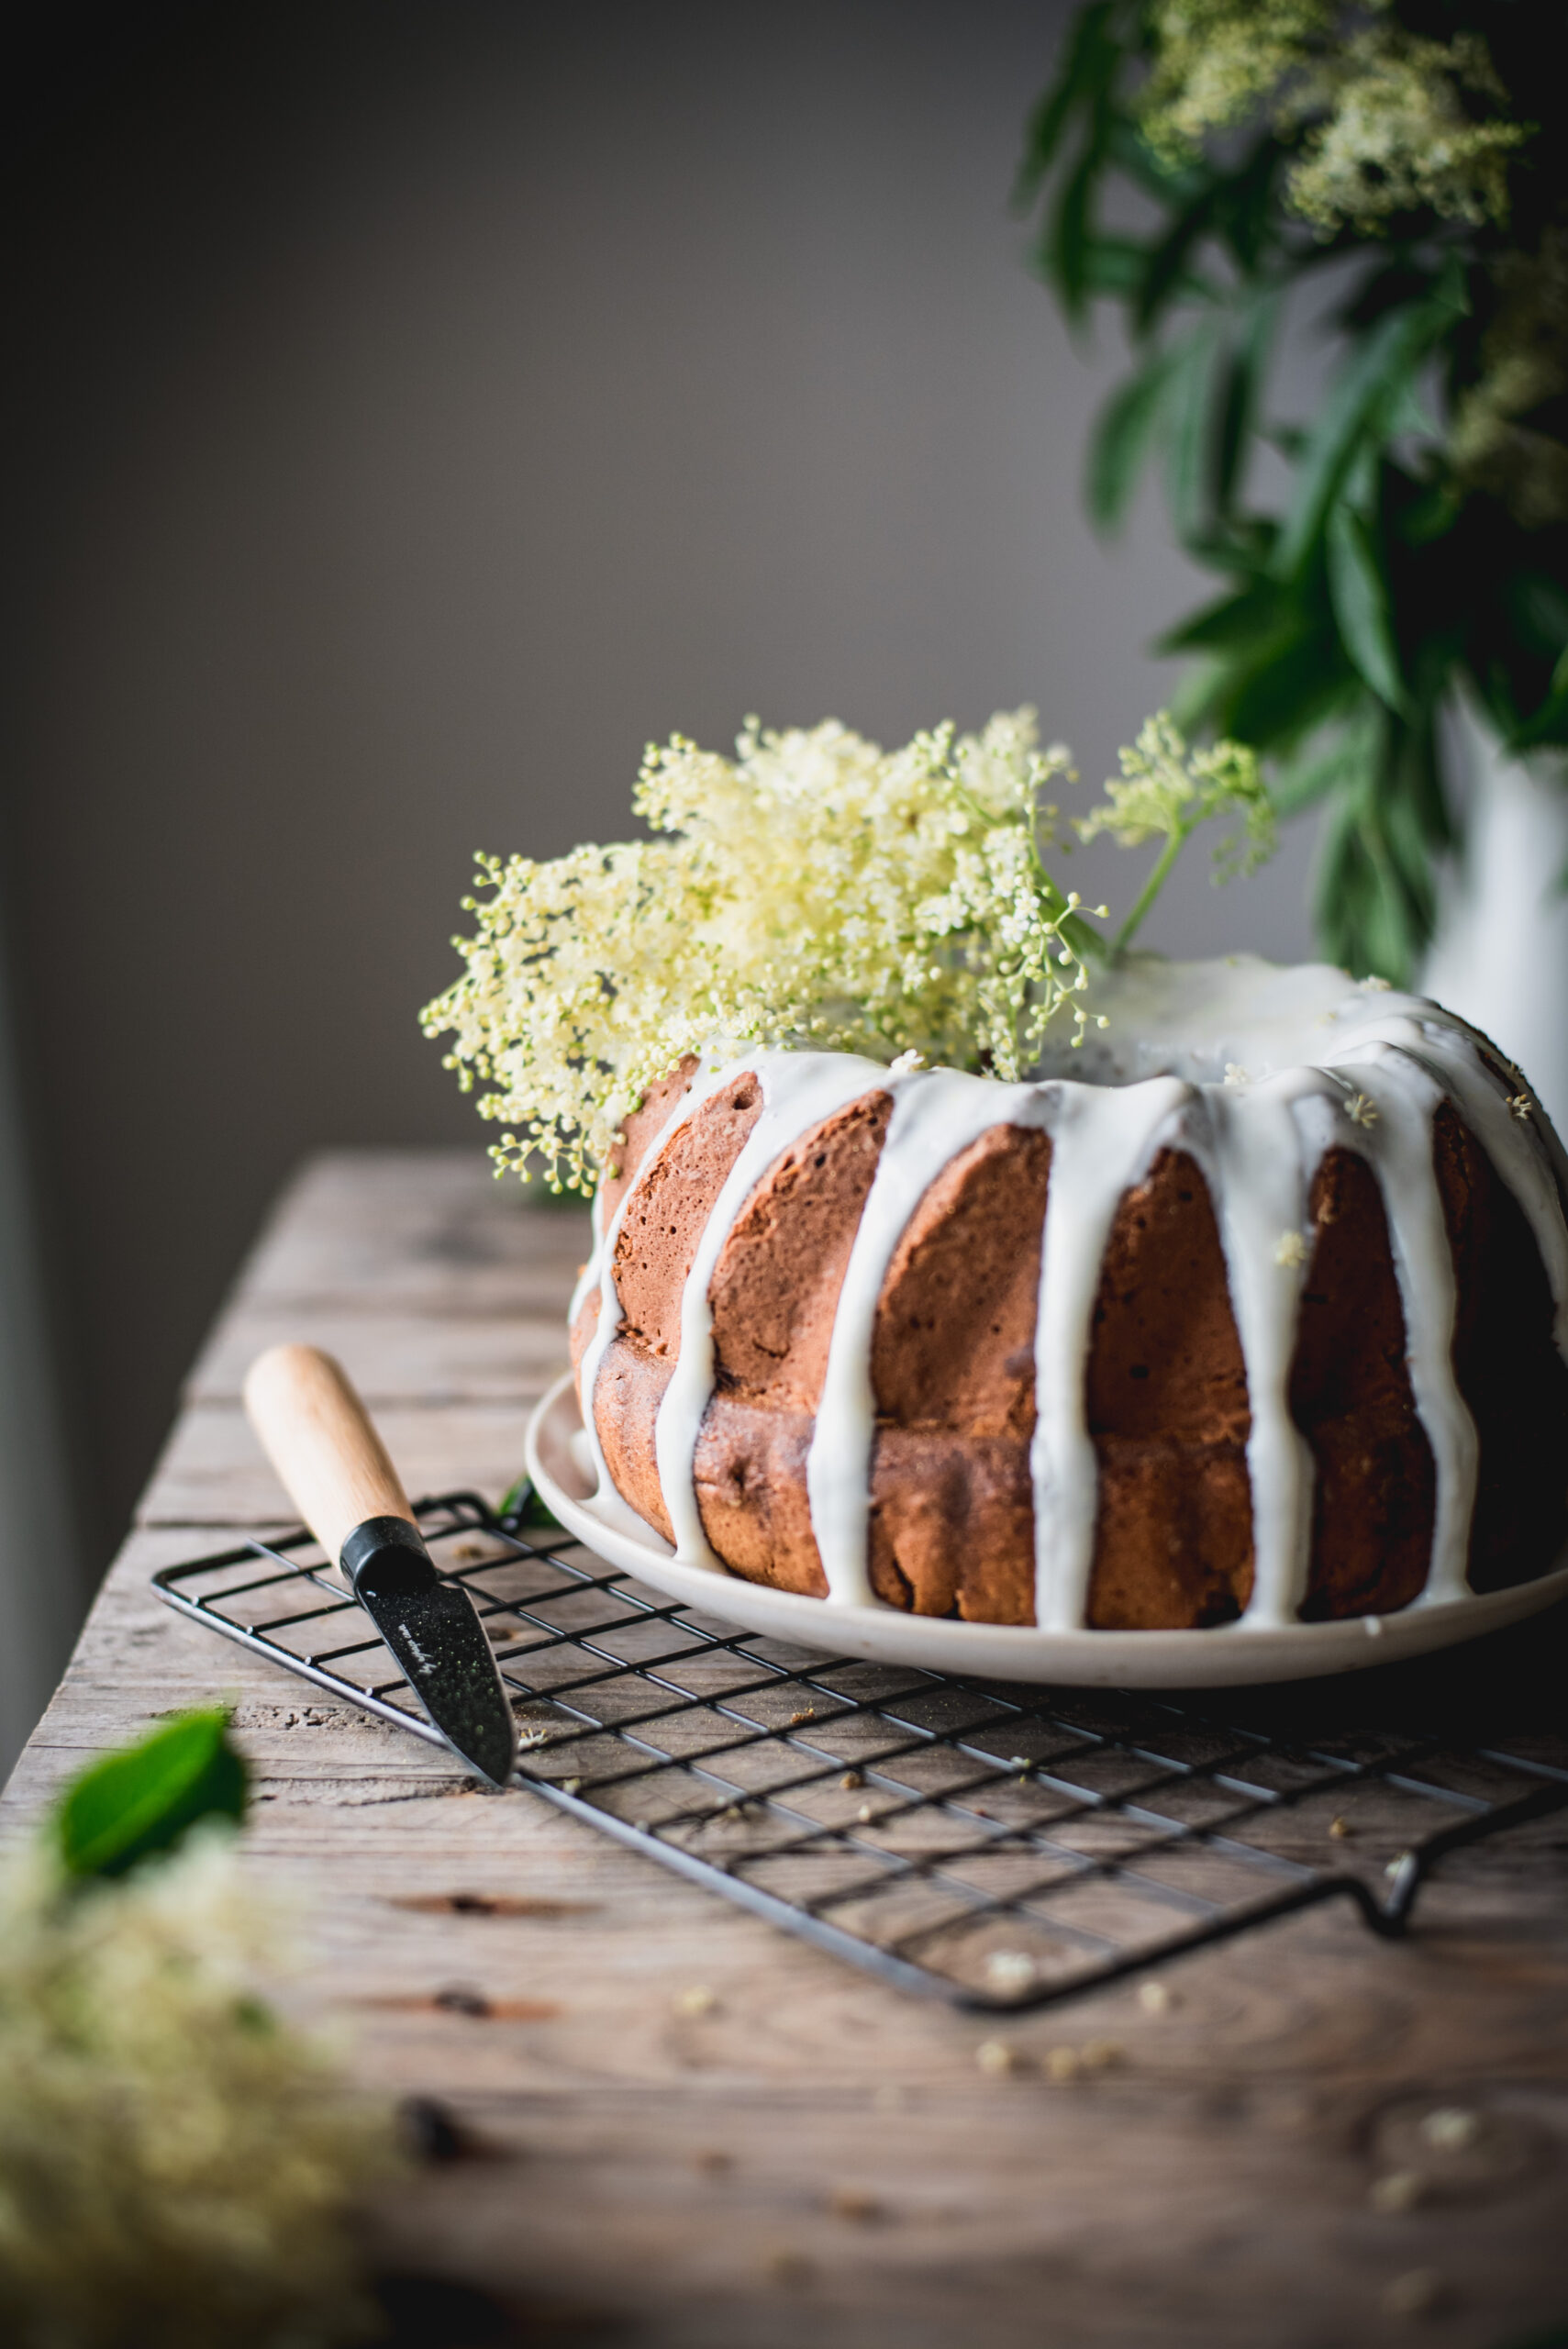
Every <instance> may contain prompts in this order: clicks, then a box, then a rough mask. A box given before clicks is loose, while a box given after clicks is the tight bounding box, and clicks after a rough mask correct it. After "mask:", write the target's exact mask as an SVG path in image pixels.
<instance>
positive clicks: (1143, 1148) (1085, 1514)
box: [1029, 1076, 1192, 1631]
mask: <svg viewBox="0 0 1568 2349" xmlns="http://www.w3.org/2000/svg"><path fill="white" fill-rule="evenodd" d="M1043 1090H1046V1088H1042V1091H1043ZM1049 1094H1050V1096H1051V1117H1050V1121H1049V1122H1050V1130H1051V1186H1050V1189H1049V1192H1048V1194H1047V1198H1046V1210H1045V1234H1044V1238H1043V1241H1042V1242H1041V1246H1040V1308H1039V1316H1038V1319H1037V1321H1036V1326H1035V1352H1034V1365H1035V1366H1034V1393H1035V1424H1034V1435H1033V1438H1032V1440H1031V1442H1030V1444H1029V1474H1030V1477H1031V1480H1032V1482H1033V1486H1034V1555H1035V1621H1036V1622H1037V1623H1038V1624H1039V1626H1040V1630H1041V1631H1071V1630H1075V1629H1076V1628H1077V1626H1078V1625H1079V1624H1081V1623H1082V1622H1083V1620H1084V1608H1085V1605H1086V1603H1087V1599H1088V1591H1089V1569H1090V1567H1091V1565H1092V1564H1093V1563H1094V1555H1095V1517H1096V1515H1097V1512H1098V1505H1099V1468H1098V1464H1097V1462H1096V1460H1095V1445H1094V1439H1093V1438H1092V1436H1091V1435H1090V1433H1089V1427H1088V1419H1087V1414H1086V1409H1085V1402H1086V1397H1085V1395H1084V1382H1085V1375H1086V1372H1087V1369H1088V1363H1089V1341H1090V1339H1091V1336H1092V1335H1093V1330H1092V1322H1093V1317H1094V1310H1095V1296H1096V1295H1097V1293H1098V1290H1099V1286H1100V1263H1101V1259H1102V1258H1103V1256H1104V1255H1105V1252H1106V1241H1107V1240H1108V1239H1109V1237H1110V1229H1111V1224H1112V1222H1113V1221H1114V1219H1115V1217H1116V1211H1117V1208H1118V1205H1119V1203H1120V1200H1121V1196H1122V1193H1123V1192H1124V1191H1126V1190H1127V1189H1128V1188H1129V1186H1131V1185H1132V1184H1134V1183H1136V1182H1138V1181H1140V1178H1141V1177H1142V1175H1144V1174H1145V1172H1146V1171H1147V1169H1148V1166H1149V1163H1150V1161H1151V1158H1152V1157H1153V1155H1154V1152H1155V1151H1156V1149H1157V1148H1158V1147H1159V1143H1160V1140H1161V1137H1162V1134H1163V1133H1164V1132H1165V1131H1166V1130H1169V1129H1170V1127H1171V1126H1172V1125H1173V1122H1174V1120H1175V1119H1177V1118H1178V1117H1179V1115H1180V1113H1181V1111H1182V1109H1183V1108H1184V1107H1185V1105H1186V1103H1187V1102H1188V1100H1189V1099H1190V1098H1191V1096H1192V1088H1191V1086H1190V1085H1184V1084H1183V1083H1182V1081H1181V1079H1180V1078H1179V1077H1173V1076H1156V1077H1151V1078H1149V1079H1148V1080H1146V1081H1145V1082H1144V1083H1143V1084H1141V1085H1118V1086H1100V1085H1051V1087H1050V1088H1049Z"/></svg>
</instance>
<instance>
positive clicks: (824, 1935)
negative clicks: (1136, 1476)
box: [153, 1493, 1568, 2012]
mask: <svg viewBox="0 0 1568 2349" xmlns="http://www.w3.org/2000/svg"><path fill="white" fill-rule="evenodd" d="M530 1506H533V1507H535V1508H537V1505H534V1504H532V1503H531V1497H529V1496H527V1495H525V1496H524V1497H523V1499H522V1501H521V1502H520V1503H518V1504H517V1505H516V1506H514V1508H513V1510H512V1513H511V1514H510V1515H508V1516H498V1515H496V1514H495V1512H493V1511H492V1510H491V1509H490V1508H488V1507H487V1506H486V1505H485V1503H484V1501H483V1500H482V1499H480V1498H479V1497H478V1496H477V1495H475V1494H473V1493H455V1494H448V1495H446V1496H443V1497H440V1498H438V1499H434V1500H429V1501H424V1502H421V1503H420V1504H419V1506H418V1509H417V1515H418V1518H419V1521H420V1525H421V1528H422V1530H423V1531H424V1533H425V1537H426V1540H427V1542H428V1544H429V1546H430V1549H431V1553H432V1555H433V1556H434V1557H435V1559H436V1562H437V1564H438V1565H439V1568H440V1570H441V1572H442V1573H444V1574H446V1575H449V1576H450V1578H451V1579H452V1580H453V1581H455V1582H459V1583H461V1584H462V1586H464V1588H466V1589H467V1590H468V1592H469V1593H470V1595H471V1597H472V1598H473V1601H474V1603H475V1605H476V1607H477V1608H478V1609H479V1612H480V1615H481V1617H482V1618H483V1620H484V1624H485V1628H486V1631H487V1632H488V1634H489V1636H490V1638H491V1641H492V1643H493V1645H494V1647H495V1654H496V1661H497V1663H498V1664H499V1666H500V1669H501V1673H502V1676H503V1678H504V1680H505V1682H506V1687H507V1688H508V1691H509V1692H510V1695H511V1698H512V1701H513V1705H514V1709H515V1711H516V1713H517V1725H518V1730H519V1733H520V1740H521V1751H520V1756H519V1762H518V1768H517V1783H518V1784H519V1785H521V1786H525V1787H529V1788H530V1789H532V1791H534V1792H535V1793H537V1794H539V1795H542V1796H544V1797H545V1798H547V1799H548V1800H550V1801H551V1802H553V1803H556V1804H558V1805H559V1806H560V1807H561V1808H562V1809H563V1810H567V1811H570V1812H572V1813H573V1815H574V1816H576V1817H578V1818H580V1819H583V1820H587V1821H589V1822H590V1823H592V1824H593V1825H594V1826H595V1827H597V1828H600V1829H602V1830H603V1831H606V1832H607V1833H609V1834H611V1835H614V1836H616V1837H617V1838H618V1839H619V1840H620V1841H621V1842H625V1843H628V1844H630V1845H632V1846H633V1847H634V1848H636V1849H637V1850H639V1851H641V1852H643V1853H645V1854H648V1855H649V1856H650V1857H651V1858H653V1859H656V1860H658V1861H659V1862H661V1863H662V1865H664V1866H666V1867H670V1868H673V1869H675V1870H677V1871H678V1872H679V1873H680V1874H681V1875H683V1876H689V1877H692V1878H694V1879H695V1881H697V1882H698V1883H700V1884H703V1885H706V1887H708V1888H709V1889H711V1890H713V1891H716V1892H719V1893H722V1894H724V1895H725V1896H726V1897H727V1898H729V1899H731V1900H735V1901H739V1902H740V1903H741V1904H742V1905H744V1906H745V1907H747V1908H750V1909H754V1910H757V1911H759V1912H760V1913H761V1914H762V1915H763V1916H765V1917H768V1918H769V1919H771V1920H773V1922H774V1923H775V1924H777V1925H780V1926H783V1927H784V1928H785V1929H786V1930H788V1931H790V1932H795V1933H797V1934H800V1935H803V1936H804V1937H805V1938H806V1939H807V1940H809V1941H812V1942H815V1943H817V1944H818V1945H819V1946H820V1947H822V1948H825V1949H828V1950H830V1951H832V1952H834V1953H836V1954H838V1955H840V1956H841V1957H845V1958H849V1959H851V1960H852V1961H854V1962H855V1963H856V1964H858V1965H863V1966H866V1967H869V1968H870V1969H872V1970H873V1972H875V1973H877V1974H879V1975H880V1976H882V1977H883V1978H884V1980H886V1981H889V1982H892V1983H895V1984H897V1985H899V1986H901V1987H905V1988H909V1989H917V1990H923V1991H933V1992H936V1993H939V1994H940V1995H942V1996H944V1997H946V1998H950V1999H952V2000H954V2001H955V2002H957V2003H959V2004H961V2005H964V2006H968V2007H973V2008H979V2009H988V2010H993V2011H1006V2012H1016V2011H1018V2009H1025V2008H1029V2007H1034V2006H1040V2005H1043V2004H1046V2003H1048V2002H1050V2001H1051V2000H1053V1999H1058V1998H1065V1997H1068V1996H1071V1995H1073V1994H1074V1993H1077V1992H1081V1991H1083V1990H1085V1989H1088V1988H1090V1987H1094V1986H1096V1985H1099V1984H1103V1983H1106V1982H1107V1981H1110V1980H1113V1979H1115V1978H1116V1977H1118V1976H1122V1975H1126V1974H1129V1973H1131V1972H1134V1971H1141V1970H1143V1969H1145V1968H1148V1967H1150V1966H1151V1965H1156V1964H1158V1963H1160V1962H1161V1961H1163V1960H1166V1959H1169V1958H1171V1957H1172V1956H1173V1955H1175V1954H1178V1953H1181V1952H1184V1951H1188V1950H1192V1949H1195V1948H1198V1947H1201V1946H1203V1945H1204V1944H1206V1943H1211V1942H1215V1941H1218V1940H1222V1939H1224V1938H1226V1937H1228V1936H1229V1935H1231V1934H1234V1933H1237V1932H1242V1931H1244V1930H1247V1929H1249V1928H1251V1927H1255V1926H1257V1925H1259V1924H1262V1922H1263V1921H1265V1920H1268V1919H1271V1918H1275V1917H1279V1916H1282V1915H1284V1914H1286V1913H1288V1912H1290V1911H1293V1910H1297V1909H1305V1908H1307V1907H1310V1906H1312V1905H1313V1904H1315V1903H1317V1902H1318V1901H1321V1900H1326V1899H1330V1898H1350V1899H1351V1900H1353V1901H1354V1902H1355V1903H1356V1904H1357V1906H1358V1908H1359V1909H1360V1910H1361V1913H1362V1916H1363V1917H1364V1919H1365V1920H1366V1921H1367V1923H1368V1924H1369V1925H1371V1926H1372V1927H1373V1929H1374V1930H1375V1931H1377V1932H1381V1933H1397V1932H1401V1931H1402V1930H1403V1929H1404V1926H1405V1924H1406V1922H1407V1919H1408V1917H1409V1915H1410V1911H1411V1908H1412V1905H1413V1903H1414V1901H1415V1898H1416V1895H1417V1892H1418V1889H1419V1887H1420V1886H1421V1884H1422V1882H1423V1881H1424V1880H1425V1878H1426V1877H1427V1876H1428V1875H1429V1873H1430V1871H1431V1869H1432V1867H1433V1866H1434V1865H1436V1863H1437V1862H1438V1861H1439V1860H1440V1858H1441V1857H1442V1856H1443V1855H1444V1854H1446V1853H1448V1852H1451V1851H1452V1850H1454V1849H1455V1848H1456V1847H1457V1846H1459V1845H1461V1844H1463V1843H1468V1842H1474V1841H1475V1840H1477V1839H1478V1838H1480V1837H1483V1836H1487V1835H1491V1834H1493V1833H1495V1832H1496V1831H1499V1830H1500V1829H1503V1828H1506V1827H1508V1826H1512V1825H1514V1824H1517V1823H1518V1822H1519V1821H1521V1820H1525V1819H1528V1818H1531V1817H1535V1816H1538V1815H1540V1813H1541V1812H1543V1811H1547V1810H1551V1809H1557V1808H1559V1807H1560V1806H1563V1805H1568V1735H1564V1734H1562V1732H1560V1731H1558V1729H1557V1728H1556V1727H1555V1723H1556V1721H1557V1720H1558V1719H1559V1718H1560V1708H1559V1707H1557V1706H1556V1705H1555V1704H1554V1702H1553V1701H1552V1698H1551V1688H1552V1687H1553V1686H1555V1687H1558V1688H1560V1687H1561V1686H1562V1676H1561V1675H1562V1650H1563V1647H1564V1642H1563V1639H1562V1624H1561V1623H1558V1622H1557V1621H1556V1618H1568V1608H1562V1609H1557V1610H1556V1617H1555V1618H1549V1619H1547V1624H1548V1627H1549V1628H1546V1629H1543V1628H1542V1627H1541V1626H1540V1625H1539V1624H1538V1625H1530V1626H1526V1627H1525V1630H1526V1632H1527V1634H1529V1642H1528V1645H1526V1646H1523V1647H1521V1646H1520V1645H1519V1643H1518V1642H1517V1641H1516V1642H1515V1643H1514V1649H1513V1651H1512V1652H1511V1660H1510V1653H1509V1652H1507V1642H1509V1640H1510V1638H1511V1637H1512V1635H1510V1634H1507V1633H1505V1634H1502V1635H1499V1637H1498V1638H1497V1639H1495V1640H1493V1641H1490V1642H1485V1643H1484V1645H1485V1647H1486V1648H1487V1649H1489V1650H1491V1651H1492V1652H1493V1655H1492V1661H1491V1663H1490V1664H1483V1665H1482V1666H1480V1667H1477V1666H1476V1665H1475V1664H1473V1663H1472V1664H1471V1667H1470V1669H1469V1671H1468V1673H1466V1672H1464V1671H1463V1670H1457V1671H1456V1669H1455V1667H1454V1665H1453V1664H1452V1663H1451V1660H1450V1659H1447V1658H1444V1659H1437V1660H1434V1663H1433V1664H1422V1665H1401V1666H1396V1667H1393V1668H1391V1669H1388V1670H1385V1671H1382V1672H1377V1673H1368V1674H1359V1675H1354V1676H1353V1677H1351V1678H1349V1679H1345V1680H1341V1681H1335V1682H1309V1683H1306V1684H1300V1685H1298V1686H1297V1687H1285V1688H1281V1687H1272V1688H1269V1689H1267V1690H1262V1691H1257V1690H1253V1691H1246V1690H1243V1691H1235V1690H1228V1691H1204V1692H1202V1694H1201V1696H1199V1697H1196V1698H1180V1697H1177V1696H1159V1697H1150V1696H1148V1695H1145V1694H1142V1693H1140V1694H1129V1693H1118V1692H1114V1691H1113V1692H1106V1691H1101V1690H1092V1691H1091V1690H1079V1689H1065V1688H1049V1687H1016V1686H1010V1685H1002V1684H998V1683H995V1682H990V1681H982V1680H975V1679H959V1678H953V1677H951V1676H947V1675H939V1674H935V1673H930V1672H920V1671H915V1670H909V1669H905V1668H902V1667H895V1666H890V1665H884V1664H869V1663H864V1662H860V1661H856V1660H852V1659H843V1658H835V1657H832V1656H829V1655H823V1654H817V1653H811V1652H808V1651H806V1650H805V1649H802V1648H798V1647H795V1646H793V1645H785V1644H784V1642H781V1641H778V1640H775V1639H772V1638H769V1637H767V1636H764V1635H763V1634H762V1633H756V1632H747V1631H737V1630H736V1629H735V1628H734V1627H733V1626H732V1625H728V1624H726V1623H724V1622H722V1621H721V1620H718V1619H717V1617H712V1616H708V1615H706V1614H703V1613H700V1612H698V1611H696V1610H695V1609H692V1608H690V1607H684V1606H680V1605H677V1604H676V1603H674V1602H673V1601H671V1600H667V1599H665V1598H662V1597H661V1596H659V1595H658V1594H657V1593H655V1592H653V1591H651V1590H649V1589H647V1588H645V1587H644V1586H640V1585H639V1584H638V1583H637V1582H636V1581H635V1579H634V1578H633V1577H632V1576H630V1575H627V1574H624V1573H622V1572H620V1571H619V1570H617V1569H616V1568H613V1567H610V1566H607V1565H606V1564H604V1563H603V1562H602V1561H601V1560H600V1559H598V1558H595V1556H593V1554H592V1553H590V1552H588V1551H586V1550H584V1549H582V1548H581V1547H580V1546H579V1545H577V1544H574V1543H573V1542H571V1541H570V1539H569V1538H566V1537H562V1539H561V1540H559V1541H552V1540H551V1538H550V1533H549V1532H547V1531H544V1530H542V1529H540V1528H539V1527H538V1526H532V1525H529V1524H528V1523H527V1522H526V1520H527V1518H528V1511H529V1508H530ZM259 1568H260V1571H258V1569H259ZM153 1581H154V1585H155V1587H156V1588H157V1590H158V1593H159V1596H160V1597H161V1598H163V1599H165V1600H166V1601H167V1602H168V1603H169V1604H170V1605H171V1606H172V1607H175V1608H177V1609H179V1610H180V1611H181V1612H182V1613H183V1614H185V1615H187V1616H190V1617H192V1618H194V1619H195V1620H197V1621H199V1622H201V1623H204V1624H205V1625H206V1626H207V1628H208V1629H209V1630H212V1631H217V1632H220V1633H222V1634H223V1635H224V1636H225V1637H227V1638H228V1639H231V1640H236V1641H238V1642H239V1643H240V1644H241V1645H243V1646H245V1647H247V1648H249V1649H250V1651H251V1652H252V1653H256V1654H259V1655H262V1656H265V1657H266V1658H267V1659H268V1660H269V1661H270V1662H272V1664H278V1665H281V1666H283V1667H284V1668H285V1669H286V1670H288V1671H289V1672H292V1673H295V1674H297V1675H300V1676H301V1677H302V1678H304V1679H306V1680H307V1681H310V1682H312V1683H314V1685H315V1686H316V1687H318V1688H320V1689H322V1690H324V1691H325V1692H327V1693H328V1694H329V1695H331V1696H333V1697H336V1698H345V1699H347V1700H349V1701H350V1702H351V1703H353V1704H355V1705H359V1706H361V1707H362V1708H363V1709H365V1710H366V1711H367V1712H370V1713H373V1714H375V1715H377V1716H378V1717H379V1718H380V1719H381V1720H385V1721H390V1722H394V1723H395V1724H396V1726H397V1727H398V1728H400V1729H403V1730H406V1731H408V1732H410V1734H412V1735H414V1736H416V1737H423V1738H425V1739H427V1740H429V1741H431V1742H435V1743H437V1744H440V1743H442V1742H443V1741H442V1740H441V1739H440V1737H439V1732H438V1731H435V1730H434V1729H433V1728H432V1727H431V1726H430V1724H429V1722H428V1720H426V1718H425V1716H424V1714H423V1713H422V1712H421V1711H420V1709H419V1708H418V1705H417V1699H416V1698H415V1697H414V1695H413V1692H412V1690H411V1689H410V1687H409V1686H408V1684H407V1682H406V1680H405V1679H404V1678H403V1676H402V1675H401V1674H399V1673H398V1672H397V1670H396V1667H395V1664H393V1660H392V1658H391V1656H390V1654H389V1653H388V1652H387V1650H386V1649H385V1648H384V1646H383V1645H382V1643H381V1642H380V1640H379V1639H378V1638H377V1637H376V1635H375V1633H374V1631H373V1628H372V1625H371V1622H370V1619H369V1618H368V1616H366V1615H365V1614H364V1613H363V1612H362V1610H361V1609H360V1608H359V1607H358V1606H357V1604H356V1602H355V1601H354V1600H353V1599H352V1598H350V1597H349V1595H348V1594H347V1592H346V1591H345V1590H344V1589H343V1587H342V1586H341V1585H340V1584H339V1582H338V1581H337V1580H336V1578H335V1577H334V1576H330V1575H328V1571H327V1566H326V1561H325V1560H324V1558H323V1557H322V1553H320V1551H319V1550H318V1549H317V1548H316V1546H315V1545H314V1543H313V1542H312V1541H311V1539H310V1536H309V1535H308V1534H306V1533H305V1532H303V1531H302V1532H298V1533H294V1534H289V1535H286V1536H284V1538H282V1539H281V1540H279V1541H278V1542H275V1543H272V1544H267V1543H263V1542H254V1541H253V1542H247V1543H245V1544H244V1545H243V1546H242V1547H239V1548H236V1549H232V1550H228V1551H225V1552H224V1553H221V1554H220V1555H217V1556H214V1557H206V1558H200V1559H195V1560H193V1561H191V1562H190V1563H188V1564H183V1565H174V1566H168V1567H165V1568H163V1569H162V1570H161V1572H160V1573H158V1574H157V1575H154V1577H153ZM1551 1626H1555V1629H1554V1630H1553V1629H1552V1628H1550V1627H1551ZM1460 1653H1461V1655H1470V1656H1472V1657H1473V1654H1474V1651H1461V1652H1460ZM1552 1659H1555V1661H1553V1660H1552ZM1521 1675H1522V1682H1521ZM1532 1675H1533V1676H1532ZM1532 1691H1533V1692H1534V1695H1532ZM1536 1696H1538V1697H1539V1702H1537V1701H1535V1697H1536Z"/></svg>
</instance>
